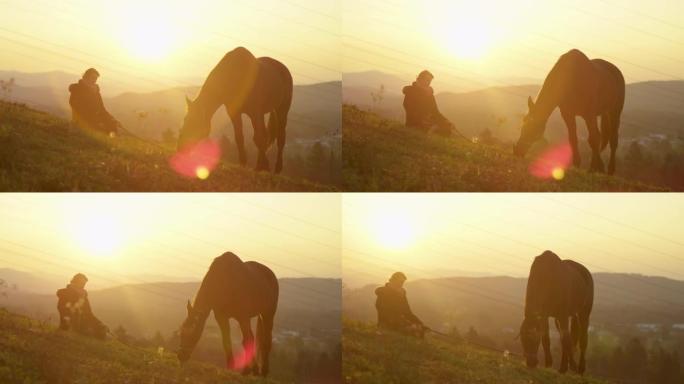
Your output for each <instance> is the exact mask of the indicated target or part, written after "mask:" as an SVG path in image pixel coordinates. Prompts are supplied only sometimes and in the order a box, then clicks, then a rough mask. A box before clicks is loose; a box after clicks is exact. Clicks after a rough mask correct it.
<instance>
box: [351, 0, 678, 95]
mask: <svg viewBox="0 0 684 384" xmlns="http://www.w3.org/2000/svg"><path fill="white" fill-rule="evenodd" d="M683 14H684V2H682V1H679V0H653V1H641V0H554V1H548V0H520V1H508V0H479V1H468V0H426V1H415V0H395V1H383V2H371V3H369V2H366V1H362V0H345V1H343V2H342V15H343V17H342V22H343V33H342V44H343V47H344V59H343V64H342V67H343V71H344V72H354V71H361V70H371V69H376V70H381V71H384V72H390V73H395V74H400V75H403V76H411V77H415V76H416V74H417V73H418V72H419V71H420V70H422V69H425V68H429V69H430V70H431V71H432V72H433V73H434V74H435V76H436V77H435V82H436V84H437V83H440V82H441V84H442V86H443V87H448V86H453V87H469V88H477V87H481V86H482V85H483V83H482V81H484V80H483V79H499V82H498V83H494V84H495V85H506V84H518V83H520V82H521V80H520V79H519V78H532V79H539V80H542V79H543V78H544V77H545V76H546V74H547V73H548V71H549V70H550V69H551V67H552V66H553V64H554V63H555V61H556V60H557V59H558V57H559V56H560V55H561V54H563V53H565V52H567V51H568V50H570V49H572V48H578V49H580V50H582V51H584V52H585V53H586V54H587V55H588V56H589V57H590V58H603V59H606V60H608V61H611V62H613V63H614V64H616V65H617V66H618V67H619V68H620V69H621V70H622V71H623V73H624V75H625V78H626V80H627V82H628V83H630V82H636V81H644V80H653V79H670V80H671V79H683V78H684V65H682V64H683V63H684V23H683V22H682V18H681V15H683ZM511 78H514V79H511ZM515 78H518V79H515Z"/></svg>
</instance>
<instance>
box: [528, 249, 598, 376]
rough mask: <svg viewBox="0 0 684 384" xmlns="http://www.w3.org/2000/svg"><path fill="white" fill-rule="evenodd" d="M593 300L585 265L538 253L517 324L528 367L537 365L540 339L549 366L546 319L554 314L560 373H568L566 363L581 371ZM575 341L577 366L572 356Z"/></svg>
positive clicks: (547, 253) (549, 348) (591, 282)
mask: <svg viewBox="0 0 684 384" xmlns="http://www.w3.org/2000/svg"><path fill="white" fill-rule="evenodd" d="M593 303H594V280H593V278H592V277H591V273H590V272H589V270H587V268H585V267H584V266H583V265H581V264H580V263H577V262H574V261H572V260H561V259H560V257H558V255H556V254H555V253H553V252H551V251H544V253H542V254H541V255H539V256H537V257H536V258H535V259H534V262H533V263H532V267H531V268H530V276H529V278H528V280H527V293H526V296H525V318H524V320H523V322H522V324H521V326H520V341H521V344H522V347H523V351H524V354H525V359H526V364H527V366H528V367H529V368H535V367H536V366H537V351H538V350H539V344H540V342H541V344H542V346H543V349H544V357H545V364H546V367H550V366H551V364H552V358H551V343H550V337H549V322H548V318H549V317H553V318H554V319H555V322H556V328H557V329H558V331H559V332H560V339H561V351H562V355H561V363H560V368H559V372H560V373H565V372H567V370H568V365H569V366H570V369H572V370H573V371H576V372H578V373H580V374H583V373H584V371H585V368H586V361H585V354H586V350H587V341H588V337H589V315H590V314H591V309H592V306H593ZM569 326H570V328H571V329H570V330H569ZM578 342H579V347H580V356H579V365H577V364H576V363H575V358H574V350H575V348H576V347H577V343H578Z"/></svg>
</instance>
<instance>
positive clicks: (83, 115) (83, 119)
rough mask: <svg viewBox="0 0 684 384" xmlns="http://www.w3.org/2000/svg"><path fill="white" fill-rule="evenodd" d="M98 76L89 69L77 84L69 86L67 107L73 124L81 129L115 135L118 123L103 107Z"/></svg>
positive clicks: (93, 69) (94, 71)
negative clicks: (69, 106) (69, 94)
mask: <svg viewBox="0 0 684 384" xmlns="http://www.w3.org/2000/svg"><path fill="white" fill-rule="evenodd" d="M99 77H100V74H99V73H98V72H97V70H95V68H89V69H88V70H87V71H85V73H84V74H83V77H82V78H81V80H79V81H78V83H74V84H71V85H70V86H69V92H70V93H71V96H70V97H69V105H71V117H72V120H73V122H74V123H75V124H76V125H78V126H79V127H81V128H85V129H91V130H95V131H99V132H104V133H107V134H111V133H116V130H117V128H118V127H119V125H120V123H119V122H118V121H117V120H116V119H115V118H114V117H113V116H112V115H111V114H110V113H109V112H107V110H106V109H105V107H104V103H103V101H102V95H100V87H99V86H98V85H97V79H98V78H99Z"/></svg>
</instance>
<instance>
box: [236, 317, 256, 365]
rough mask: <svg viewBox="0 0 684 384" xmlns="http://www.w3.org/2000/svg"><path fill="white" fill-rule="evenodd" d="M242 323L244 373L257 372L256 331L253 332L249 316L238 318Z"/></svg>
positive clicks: (242, 362) (241, 361) (242, 363)
mask: <svg viewBox="0 0 684 384" xmlns="http://www.w3.org/2000/svg"><path fill="white" fill-rule="evenodd" d="M238 322H239V323H240V331H241V332H242V358H240V363H241V365H242V366H243V367H242V374H243V375H247V374H249V373H252V372H254V373H257V367H256V364H255V363H256V359H255V357H256V352H257V351H256V348H257V347H256V341H255V339H254V333H252V324H251V322H250V319H249V317H247V318H243V319H238Z"/></svg>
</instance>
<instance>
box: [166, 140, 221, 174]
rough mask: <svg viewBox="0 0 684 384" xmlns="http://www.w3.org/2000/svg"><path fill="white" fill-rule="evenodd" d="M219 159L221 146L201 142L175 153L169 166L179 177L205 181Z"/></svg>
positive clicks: (207, 141) (206, 141)
mask: <svg viewBox="0 0 684 384" xmlns="http://www.w3.org/2000/svg"><path fill="white" fill-rule="evenodd" d="M220 159H221V146H220V145H219V144H218V143H217V142H215V141H213V140H211V139H206V140H202V141H200V142H199V143H197V144H195V145H192V146H188V147H186V148H184V149H183V150H181V151H178V152H176V154H174V155H173V156H172V157H171V159H170V160H169V164H170V165H171V168H172V169H173V170H174V171H176V172H178V173H179V174H180V175H183V176H185V177H189V178H199V179H202V180H204V179H206V178H207V177H209V174H210V173H211V171H213V170H214V168H216V165H218V163H219V160H220Z"/></svg>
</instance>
